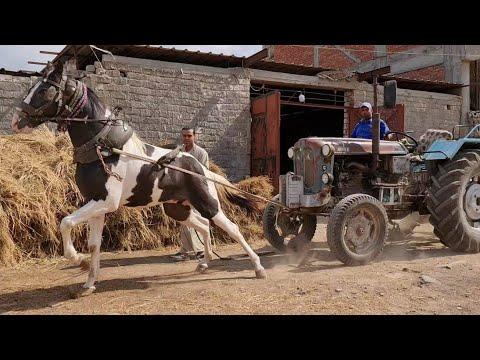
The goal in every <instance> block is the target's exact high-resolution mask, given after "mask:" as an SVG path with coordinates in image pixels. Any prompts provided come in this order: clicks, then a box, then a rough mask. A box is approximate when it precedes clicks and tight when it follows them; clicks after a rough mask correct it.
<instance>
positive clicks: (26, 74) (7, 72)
mask: <svg viewBox="0 0 480 360" xmlns="http://www.w3.org/2000/svg"><path fill="white" fill-rule="evenodd" d="M0 74H2V75H12V76H24V77H30V76H42V74H40V73H39V72H36V71H27V70H18V71H12V70H6V69H5V68H1V69H0Z"/></svg>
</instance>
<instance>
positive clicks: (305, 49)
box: [272, 45, 313, 66]
mask: <svg viewBox="0 0 480 360" xmlns="http://www.w3.org/2000/svg"><path fill="white" fill-rule="evenodd" d="M272 46H273V48H274V50H273V60H274V61H276V62H281V63H289V64H297V65H306V66H313V46H294V45H272Z"/></svg>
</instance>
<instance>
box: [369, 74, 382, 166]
mask: <svg viewBox="0 0 480 360" xmlns="http://www.w3.org/2000/svg"><path fill="white" fill-rule="evenodd" d="M377 84H378V83H377V76H376V75H374V76H373V117H372V165H371V168H370V169H371V171H372V173H375V171H377V169H378V162H379V155H380V114H379V113H378V107H377V103H378V102H377Z"/></svg>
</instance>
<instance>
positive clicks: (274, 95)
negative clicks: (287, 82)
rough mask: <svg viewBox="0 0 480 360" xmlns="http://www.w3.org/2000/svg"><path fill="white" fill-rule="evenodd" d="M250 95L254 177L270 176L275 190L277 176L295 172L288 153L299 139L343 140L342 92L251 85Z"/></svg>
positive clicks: (343, 105) (343, 107)
mask: <svg viewBox="0 0 480 360" xmlns="http://www.w3.org/2000/svg"><path fill="white" fill-rule="evenodd" d="M250 94H251V103H252V109H251V111H252V127H251V144H252V150H251V152H252V159H251V160H252V168H251V175H252V176H258V175H268V176H269V177H270V178H271V179H272V181H273V184H274V186H275V187H276V188H277V184H278V176H279V175H280V174H285V173H286V172H288V171H292V170H293V163H292V161H291V160H290V159H289V158H288V155H287V151H288V149H289V148H290V147H291V146H293V145H294V144H295V142H296V141H298V139H301V138H304V137H309V136H316V137H343V129H344V118H345V111H346V108H345V93H344V92H343V91H339V90H326V89H316V88H315V89H312V88H298V87H288V86H276V85H275V86H273V85H265V84H255V83H252V86H251V91H250ZM277 190H278V189H277Z"/></svg>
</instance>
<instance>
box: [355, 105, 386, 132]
mask: <svg viewBox="0 0 480 360" xmlns="http://www.w3.org/2000/svg"><path fill="white" fill-rule="evenodd" d="M372 114H373V111H372V105H371V104H370V103H368V102H364V103H362V105H360V115H361V117H362V120H360V121H359V122H358V124H357V125H355V128H354V129H353V132H352V136H351V137H352V138H362V139H371V138H372V122H373V121H372ZM388 132H390V129H389V128H388V125H387V124H386V123H385V121H383V120H381V119H380V140H383V138H384V137H385V134H386V133H388Z"/></svg>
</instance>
